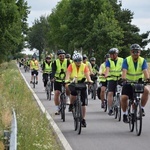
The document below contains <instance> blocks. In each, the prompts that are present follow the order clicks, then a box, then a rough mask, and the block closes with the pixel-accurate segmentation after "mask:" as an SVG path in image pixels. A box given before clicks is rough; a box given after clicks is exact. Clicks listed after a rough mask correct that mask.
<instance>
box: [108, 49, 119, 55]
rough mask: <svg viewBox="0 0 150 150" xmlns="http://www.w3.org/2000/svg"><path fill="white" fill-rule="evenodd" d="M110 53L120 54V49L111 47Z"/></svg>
mask: <svg viewBox="0 0 150 150" xmlns="http://www.w3.org/2000/svg"><path fill="white" fill-rule="evenodd" d="M108 53H109V54H118V53H119V50H118V48H111V49H110V50H109V52H108Z"/></svg>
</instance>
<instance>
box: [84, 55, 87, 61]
mask: <svg viewBox="0 0 150 150" xmlns="http://www.w3.org/2000/svg"><path fill="white" fill-rule="evenodd" d="M86 61H87V56H86V54H84V55H83V62H86Z"/></svg>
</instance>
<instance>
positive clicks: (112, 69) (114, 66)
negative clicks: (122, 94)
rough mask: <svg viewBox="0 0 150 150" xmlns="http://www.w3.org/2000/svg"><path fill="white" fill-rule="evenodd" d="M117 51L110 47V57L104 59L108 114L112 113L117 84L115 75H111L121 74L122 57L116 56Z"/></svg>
mask: <svg viewBox="0 0 150 150" xmlns="http://www.w3.org/2000/svg"><path fill="white" fill-rule="evenodd" d="M118 53H119V50H118V49H117V48H111V49H110V50H109V55H110V58H108V60H107V61H106V72H105V78H107V81H108V95H107V100H108V111H109V112H108V115H112V114H113V110H112V102H113V96H114V94H115V89H116V86H117V77H113V76H121V73H122V63H123V58H121V57H118Z"/></svg>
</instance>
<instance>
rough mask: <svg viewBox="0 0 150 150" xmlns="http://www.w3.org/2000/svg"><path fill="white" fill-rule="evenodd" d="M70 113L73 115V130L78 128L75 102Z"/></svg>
mask: <svg viewBox="0 0 150 150" xmlns="http://www.w3.org/2000/svg"><path fill="white" fill-rule="evenodd" d="M72 115H73V120H74V130H75V131H76V130H77V128H78V123H77V105H76V102H75V103H74V104H73V109H72Z"/></svg>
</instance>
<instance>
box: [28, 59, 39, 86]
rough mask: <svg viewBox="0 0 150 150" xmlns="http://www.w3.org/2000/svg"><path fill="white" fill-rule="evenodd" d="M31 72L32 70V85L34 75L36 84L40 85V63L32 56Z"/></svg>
mask: <svg viewBox="0 0 150 150" xmlns="http://www.w3.org/2000/svg"><path fill="white" fill-rule="evenodd" d="M30 70H31V81H30V83H32V81H33V78H34V74H35V75H36V84H38V70H39V62H38V61H37V60H36V57H35V56H32V60H31V61H30Z"/></svg>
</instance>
